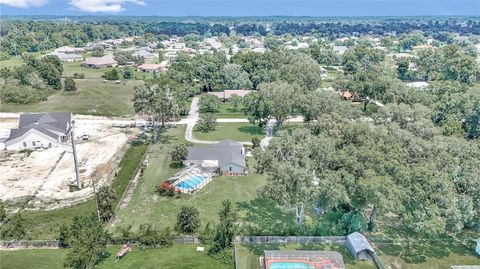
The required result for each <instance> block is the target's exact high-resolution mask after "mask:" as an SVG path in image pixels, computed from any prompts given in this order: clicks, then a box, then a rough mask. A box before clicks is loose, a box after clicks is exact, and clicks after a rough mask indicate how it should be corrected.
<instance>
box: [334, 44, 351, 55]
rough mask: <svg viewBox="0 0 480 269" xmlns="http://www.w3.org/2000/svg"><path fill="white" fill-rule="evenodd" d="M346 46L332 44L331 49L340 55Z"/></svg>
mask: <svg viewBox="0 0 480 269" xmlns="http://www.w3.org/2000/svg"><path fill="white" fill-rule="evenodd" d="M347 49H348V48H347V47H346V46H333V51H335V52H336V53H338V54H340V55H342V54H343V53H345V51H346V50H347Z"/></svg>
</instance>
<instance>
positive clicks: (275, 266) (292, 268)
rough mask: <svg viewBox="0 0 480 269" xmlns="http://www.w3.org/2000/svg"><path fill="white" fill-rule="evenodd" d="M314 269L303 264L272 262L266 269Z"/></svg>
mask: <svg viewBox="0 0 480 269" xmlns="http://www.w3.org/2000/svg"><path fill="white" fill-rule="evenodd" d="M312 268H314V267H312V266H310V265H308V264H306V263H303V262H273V263H272V264H270V267H269V268H268V269H312Z"/></svg>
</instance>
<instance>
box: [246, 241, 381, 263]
mask: <svg viewBox="0 0 480 269" xmlns="http://www.w3.org/2000/svg"><path fill="white" fill-rule="evenodd" d="M264 250H333V251H337V252H339V253H340V254H342V256H343V261H344V263H345V266H346V269H375V268H376V267H375V265H374V263H373V262H371V261H364V262H355V261H354V260H353V259H352V258H351V255H350V254H349V253H348V249H347V247H346V246H345V245H341V244H237V262H238V263H237V265H238V268H237V269H260V262H259V257H260V256H261V255H263V251H264Z"/></svg>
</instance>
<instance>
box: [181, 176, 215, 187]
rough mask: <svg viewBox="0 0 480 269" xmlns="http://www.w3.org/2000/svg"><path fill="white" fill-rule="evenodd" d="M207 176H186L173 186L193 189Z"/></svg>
mask: <svg viewBox="0 0 480 269" xmlns="http://www.w3.org/2000/svg"><path fill="white" fill-rule="evenodd" d="M207 178H208V177H207V176H199V175H198V176H188V178H186V179H185V180H183V181H182V182H179V183H177V184H175V186H176V187H177V188H179V189H183V190H193V189H195V188H196V187H197V186H198V185H199V184H201V183H202V182H204V181H205V180H206V179H207Z"/></svg>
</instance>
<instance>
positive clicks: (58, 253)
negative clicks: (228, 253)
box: [0, 244, 231, 269]
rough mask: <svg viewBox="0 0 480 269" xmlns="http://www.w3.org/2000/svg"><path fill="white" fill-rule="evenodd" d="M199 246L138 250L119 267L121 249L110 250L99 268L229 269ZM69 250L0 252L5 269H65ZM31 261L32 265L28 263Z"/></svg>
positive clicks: (2, 266)
mask: <svg viewBox="0 0 480 269" xmlns="http://www.w3.org/2000/svg"><path fill="white" fill-rule="evenodd" d="M196 247H197V245H191V244H185V245H175V246H173V247H171V248H165V249H147V250H140V249H138V248H136V247H134V248H133V250H132V252H129V253H128V254H127V255H126V256H125V257H124V258H123V259H121V260H120V261H119V262H118V263H115V255H116V253H117V251H118V249H119V246H109V247H108V248H107V250H108V253H109V256H108V257H107V258H106V259H105V260H104V261H103V262H102V263H100V264H99V265H97V266H96V267H95V268H145V269H146V268H162V269H178V268H198V269H227V268H231V265H225V264H222V263H220V262H219V261H218V260H215V259H212V258H211V257H210V256H208V255H207V254H206V253H205V252H197V251H196ZM67 252H68V250H65V249H35V250H33V249H28V250H8V251H3V250H2V251H0V255H1V256H0V261H1V264H0V265H1V268H2V269H13V268H15V269H27V268H36V269H44V268H45V269H47V268H48V269H57V268H58V269H61V268H64V267H63V261H64V260H65V257H66V255H67ZM26 259H28V262H25V261H26Z"/></svg>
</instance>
